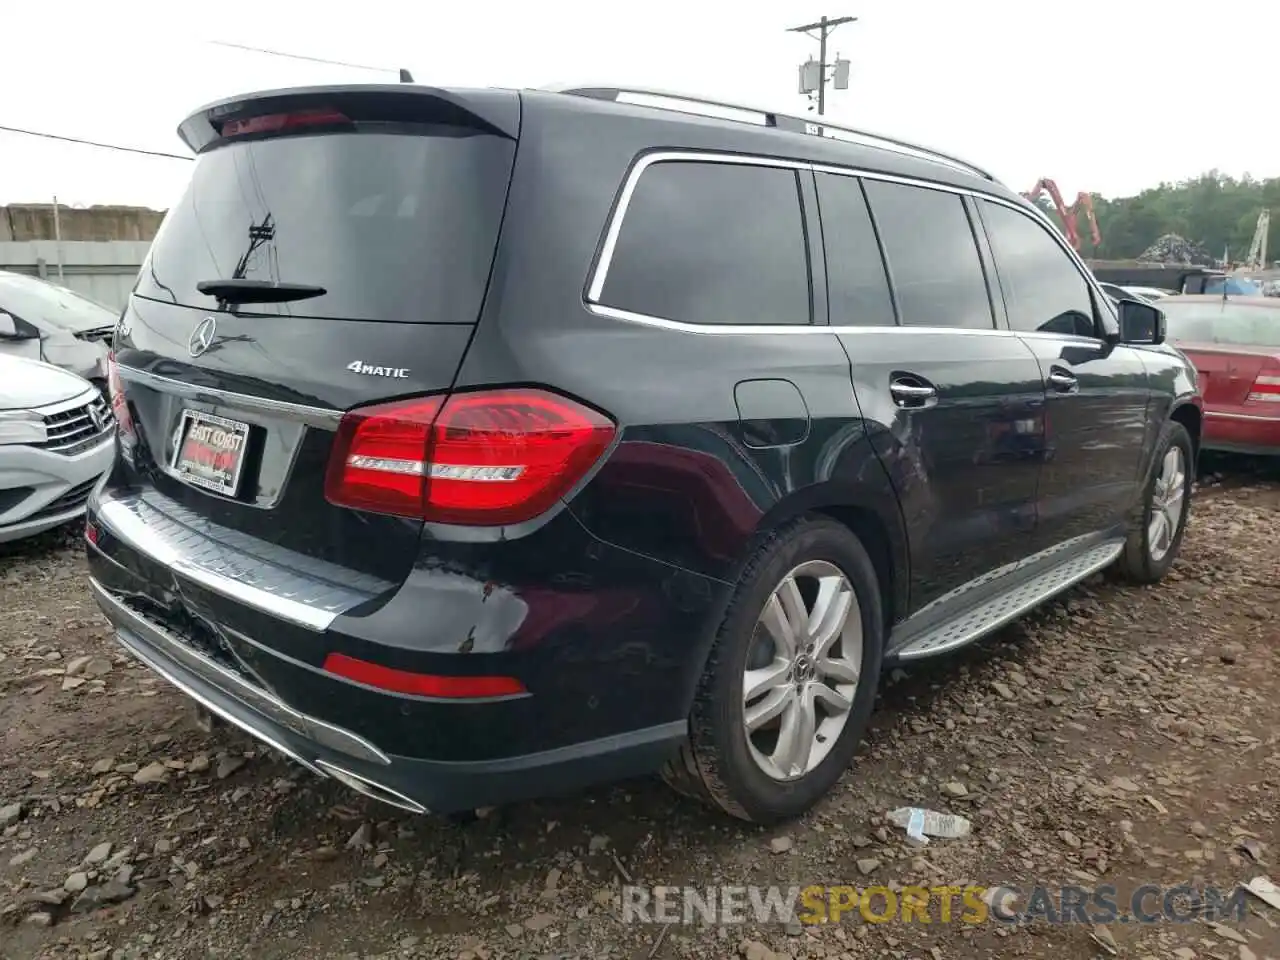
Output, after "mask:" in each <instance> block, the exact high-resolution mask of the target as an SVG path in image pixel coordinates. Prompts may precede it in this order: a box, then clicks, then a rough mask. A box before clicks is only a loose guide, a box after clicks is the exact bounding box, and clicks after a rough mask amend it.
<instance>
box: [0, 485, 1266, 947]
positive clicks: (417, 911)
mask: <svg viewBox="0 0 1280 960" xmlns="http://www.w3.org/2000/svg"><path fill="white" fill-rule="evenodd" d="M1224 469H1226V470H1228V471H1236V470H1237V467H1236V465H1228V467H1227V468H1224ZM1277 530H1280V474H1277V473H1275V472H1272V473H1271V474H1269V475H1268V474H1266V473H1265V472H1257V471H1253V472H1245V473H1240V472H1228V474H1227V475H1226V476H1223V475H1222V474H1219V475H1216V476H1211V477H1207V478H1202V485H1201V488H1200V489H1199V491H1198V493H1197V496H1196V499H1195V506H1194V510H1193V520H1192V525H1191V529H1190V532H1189V535H1188V537H1187V540H1186V542H1185V544H1184V546H1183V550H1182V559H1181V560H1180V561H1179V563H1178V564H1177V566H1176V567H1175V569H1174V571H1173V573H1172V574H1171V576H1170V577H1169V579H1168V580H1167V581H1166V583H1164V584H1162V585H1161V586H1159V587H1156V588H1152V589H1134V588H1129V587H1121V586H1116V585H1114V584H1112V583H1110V582H1109V581H1107V580H1105V579H1102V578H1098V579H1095V580H1093V581H1091V582H1089V583H1088V584H1085V585H1083V586H1081V587H1079V588H1077V589H1075V590H1073V591H1071V592H1070V593H1069V594H1067V595H1065V596H1064V597H1062V598H1060V599H1059V600H1057V601H1055V602H1054V603H1052V604H1050V605H1049V606H1047V607H1046V608H1044V609H1043V610H1041V611H1039V612H1037V613H1036V614H1034V615H1033V616H1031V617H1029V618H1027V619H1025V620H1023V621H1020V622H1019V623H1017V624H1015V625H1013V626H1011V627H1010V628H1008V629H1005V630H1003V631H1001V632H1000V633H999V634H997V635H995V636H993V637H991V638H988V639H987V640H986V641H984V642H982V643H980V644H976V645H974V646H973V647H971V648H969V649H968V650H965V651H962V652H961V653H959V654H957V655H955V656H952V657H950V658H948V659H946V660H943V661H938V662H936V663H933V664H930V665H928V666H922V667H919V668H913V669H912V670H911V671H910V672H909V673H908V674H904V673H902V672H895V673H894V674H893V675H892V676H891V677H890V678H889V679H888V681H887V683H886V684H885V688H884V690H883V693H882V698H881V701H882V702H881V704H880V708H879V710H878V712H877V715H876V718H875V720H874V721H873V729H872V731H871V734H870V736H869V741H868V743H867V744H866V746H865V747H864V749H863V751H862V752H861V754H860V755H859V758H858V760H857V762H856V764H855V766H854V768H853V769H852V770H851V771H850V772H849V774H848V775H847V776H846V777H845V779H844V781H843V782H842V784H841V786H840V787H839V788H838V790H837V791H836V792H835V794H834V795H833V796H832V797H831V798H829V799H828V800H827V801H826V802H824V803H823V804H822V805H821V806H820V807H819V809H818V810H816V811H815V812H814V813H812V814H811V815H810V816H808V817H806V818H805V819H804V820H803V821H801V822H798V823H795V824H792V825H790V826H789V827H787V828H786V829H785V830H782V831H763V830H759V829H756V828H752V827H749V826H746V825H741V824H738V823H736V822H732V821H727V820H725V819H722V818H718V817H716V816H714V815H712V814H709V813H705V812H703V811H702V810H701V809H700V808H698V807H696V806H694V805H692V804H690V803H687V802H685V801H683V800H680V799H678V798H677V797H675V796H674V795H673V794H670V793H668V792H667V790H666V789H665V788H664V787H663V786H661V785H660V784H657V783H652V782H649V781H637V782H632V783H627V784H622V785H618V786H616V787H611V788H605V789H601V790H597V791H595V792H593V793H589V794H585V795H578V796H573V797H569V798H565V799H562V800H554V801H547V802H541V803H533V804H527V805H522V806H517V807H512V808H506V809H502V810H496V811H482V814H483V816H481V818H480V819H478V820H477V821H475V822H473V823H470V824H466V825H459V824H456V823H452V822H447V821H444V820H441V819H437V818H430V817H414V816H412V815H408V814H399V813H398V812H396V811H394V810H391V809H390V808H387V807H383V806H380V805H377V804H375V803H373V802H370V801H366V800H364V799H363V798H360V797H358V796H356V795H354V794H351V793H349V792H347V791H345V790H343V789H342V788H341V787H339V786H337V785H335V784H332V783H330V782H324V781H319V780H317V779H315V778H313V777H312V776H310V775H309V774H307V773H306V772H305V771H302V770H300V769H299V768H297V767H293V766H291V765H290V764H289V763H287V762H286V761H283V760H278V759H276V758H275V757H274V756H271V755H269V754H267V753H264V752H263V751H262V750H259V749H257V748H255V746H254V744H253V743H252V742H251V741H249V740H247V739H244V738H242V737H240V736H239V735H238V734H236V733H234V732H231V731H228V730H226V729H218V730H215V731H214V732H213V733H212V734H206V733H203V732H201V731H199V730H198V729H197V728H196V727H195V726H194V725H193V724H192V722H191V720H190V714H189V712H188V708H187V704H186V701H185V700H183V698H182V697H180V696H179V695H178V694H176V693H174V692H172V691H171V690H170V689H168V688H167V686H165V685H164V684H163V683H162V682H159V681H157V680H155V679H154V678H153V677H152V676H151V675H150V674H149V673H148V672H147V671H145V670H144V669H142V668H140V667H137V666H135V665H133V664H132V662H130V661H129V660H128V659H127V658H125V657H124V656H123V655H119V654H117V652H116V649H115V647H114V645H113V644H112V642H111V640H110V639H109V637H108V634H107V631H106V627H105V621H104V620H103V619H102V618H101V617H100V616H99V615H98V614H97V612H96V609H95V607H94V606H93V603H92V601H91V600H90V598H89V594H88V591H87V590H86V588H85V584H84V569H83V562H82V559H81V550H80V547H79V545H78V543H77V542H76V534H75V532H74V531H70V532H63V533H59V534H56V535H53V536H50V537H46V538H43V539H42V540H39V541H36V542H32V543H29V544H24V545H20V546H17V547H10V548H7V549H6V548H0V551H3V552H0V596H3V611H4V613H3V617H2V618H0V735H2V736H3V747H2V748H0V960H19V958H35V957H40V958H54V957H56V958H93V960H131V958H144V957H145V958H174V960H178V958H197V957H200V958H204V957H228V958H235V960H240V958H248V957H252V958H254V960H275V958H284V957H305V958H314V960H324V958H352V960H369V958H374V957H378V958H388V960H390V958H393V957H394V958H411V957H419V958H425V957H433V958H434V957H449V958H461V960H489V958H494V960H496V958H502V957H513V958H514V957H588V956H590V957H593V958H610V957H616V958H638V960H648V958H673V957H699V958H702V957H706V958H711V957H736V956H743V957H746V958H748V960H769V958H771V957H774V956H779V957H796V958H798V957H827V958H853V957H856V958H861V957H894V958H904V960H915V958H920V960H942V958H944V957H945V958H948V960H953V958H959V960H965V958H977V957H1003V956H1010V957H1053V958H1057V960H1076V958H1087V957H1093V956H1109V955H1117V954H1118V955H1119V956H1122V957H1131V958H1139V960H1141V958H1146V957H1151V958H1157V957H1158V958H1161V960H1164V958H1169V957H1172V958H1175V960H1190V958H1197V957H1216V958H1228V960H1251V958H1253V960H1263V958H1266V957H1272V958H1278V960H1280V910H1274V909H1271V908H1270V907H1268V906H1266V905H1265V904H1264V903H1263V901H1262V900H1260V899H1254V898H1250V899H1249V910H1248V912H1247V913H1246V916H1245V918H1244V919H1243V920H1242V921H1235V920H1232V921H1226V922H1224V923H1222V924H1219V925H1216V926H1215V925H1211V924H1208V923H1205V922H1202V921H1198V920H1197V921H1195V922H1190V923H1159V924H1153V925H1145V924H1144V925H1137V924H1132V925H1126V924H1120V923H1113V924H1111V925H1110V926H1108V927H1106V928H1104V929H1098V928H1091V927H1090V926H1088V925H1085V924H1079V923H1076V924H1056V925H1055V924H1049V923H1046V922H1044V921H1043V920H1039V921H1036V922H1033V923H1029V924H1025V925H1019V926H1014V927H1009V926H1007V925H1003V924H998V923H986V924H980V925H966V924H961V923H955V922H952V923H949V924H948V923H942V922H940V921H939V915H938V910H937V907H935V908H934V911H933V917H934V922H933V923H931V924H927V925H926V924H922V923H919V922H916V923H911V924H904V923H900V922H894V923H886V924H872V923H867V922H863V921H862V920H859V919H857V914H856V912H855V913H854V914H853V915H852V917H853V919H851V918H850V917H846V918H845V919H844V921H842V922H841V923H838V924H826V925H821V926H806V927H803V928H801V927H800V926H798V925H796V924H792V925H790V926H788V925H785V924H782V923H776V922H775V923H765V924H756V923H744V924H740V925H731V926H718V927H713V926H696V925H690V926H685V925H681V924H675V925H671V926H669V927H665V926H660V925H656V924H653V925H646V924H637V923H624V922H622V916H621V911H620V909H619V901H620V894H621V887H622V884H624V883H627V882H634V883H636V884H643V885H646V886H673V885H684V884H692V885H696V886H699V887H704V886H706V885H709V884H727V885H743V884H780V885H782V886H784V887H785V886H788V885H790V884H793V883H796V884H801V885H804V884H811V883H816V884H856V885H858V886H861V887H865V886H868V885H885V886H888V887H890V888H891V889H894V888H896V887H898V885H911V884H922V885H924V886H936V885H943V884H946V885H958V886H964V885H967V884H978V885H982V886H998V885H1001V884H1017V885H1023V886H1026V885H1029V884H1031V883H1033V882H1044V883H1073V884H1079V885H1081V886H1084V887H1087V888H1093V887H1095V886H1096V885H1097V884H1100V883H1111V884H1115V885H1116V886H1117V887H1118V888H1119V889H1120V890H1121V891H1122V896H1123V894H1124V892H1125V891H1128V890H1130V889H1131V888H1132V887H1134V886H1136V885H1138V884H1141V883H1149V882H1150V883H1160V884H1165V885H1168V886H1173V885H1176V884H1182V883H1193V884H1204V883H1208V884H1213V885H1216V886H1217V887H1219V888H1222V889H1231V888H1232V887H1233V886H1234V885H1235V884H1236V883H1238V882H1247V881H1248V880H1250V879H1252V878H1253V877H1255V876H1258V875H1260V874H1268V875H1270V876H1272V877H1274V878H1275V879H1277V880H1280V866H1277V865H1276V864H1277V860H1276V858H1277V857H1278V856H1280V825H1278V821H1277V813H1278V811H1280V659H1278V656H1277V654H1280V542H1278V541H1277V536H1276V531H1277ZM904 804H913V805H920V806H927V807H930V808H933V809H938V810H943V811H951V812H955V813H961V814H963V815H965V816H967V817H969V818H970V819H971V820H972V822H973V832H972V834H971V835H970V836H969V837H966V838H964V839H960V840H936V839H935V840H934V841H932V842H931V843H930V844H929V845H928V846H927V847H923V848H921V847H913V846H909V845H908V844H907V843H906V842H905V838H904V836H903V833H902V831H901V830H899V829H898V828H896V827H893V826H892V825H890V824H888V823H887V822H886V820H885V817H884V814H885V813H886V812H887V811H889V810H891V809H893V808H895V807H899V806H902V805H904ZM1100 940H1101V941H1104V943H1105V946H1104V945H1100V943H1099V941H1100Z"/></svg>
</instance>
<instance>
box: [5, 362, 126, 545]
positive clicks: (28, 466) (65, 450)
mask: <svg viewBox="0 0 1280 960" xmlns="http://www.w3.org/2000/svg"><path fill="white" fill-rule="evenodd" d="M115 449H116V448H115V417H114V416H113V415H112V412H111V406H110V405H109V403H108V402H107V400H106V399H105V398H104V397H103V395H102V393H101V392H100V391H99V390H98V389H97V388H96V387H95V386H93V384H91V383H89V382H88V381H87V380H85V379H83V378H82V377H78V376H76V375H75V374H74V373H69V372H67V371H66V370H63V369H61V368H59V367H55V366H52V365H50V364H47V363H41V362H39V361H36V360H27V359H24V358H21V357H8V356H4V355H3V354H0V543H5V542H7V541H10V540H18V539H21V538H23V537H30V536H34V535H35V534H37V533H42V532H44V531H45V530H50V529H52V528H53V527H56V526H59V525H60V524H63V523H66V522H68V521H70V520H74V519H76V518H77V517H79V516H82V515H83V514H84V509H85V501H86V500H87V499H88V498H89V493H90V491H92V489H93V487H94V485H95V484H97V482H98V480H99V479H101V477H102V475H103V474H105V473H106V472H107V471H108V470H109V469H111V464H112V460H113V458H114V457H115Z"/></svg>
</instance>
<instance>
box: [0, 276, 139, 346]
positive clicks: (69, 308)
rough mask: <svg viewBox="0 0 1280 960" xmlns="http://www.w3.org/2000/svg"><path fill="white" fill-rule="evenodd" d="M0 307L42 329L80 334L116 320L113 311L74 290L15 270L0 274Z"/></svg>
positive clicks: (108, 325) (108, 324) (113, 322)
mask: <svg viewBox="0 0 1280 960" xmlns="http://www.w3.org/2000/svg"><path fill="white" fill-rule="evenodd" d="M0 310H3V311H5V312H6V313H10V314H12V315H13V316H15V317H17V318H18V319H20V320H25V321H26V322H27V323H29V324H31V325H32V326H34V327H36V328H37V329H40V330H42V331H48V330H50V329H55V330H65V331H67V332H68V333H83V332H85V331H86V330H100V329H102V328H103V327H112V326H115V322H116V316H115V314H114V313H112V312H111V311H110V310H108V309H107V308H106V307H104V306H102V305H100V304H97V303H94V302H93V301H92V300H89V299H88V298H86V297H82V296H80V294H78V293H74V292H72V291H70V290H67V289H65V288H63V287H59V286H55V285H54V284H52V283H46V282H45V281H44V280H40V279H37V278H36V277H27V276H23V275H22V274H17V273H0Z"/></svg>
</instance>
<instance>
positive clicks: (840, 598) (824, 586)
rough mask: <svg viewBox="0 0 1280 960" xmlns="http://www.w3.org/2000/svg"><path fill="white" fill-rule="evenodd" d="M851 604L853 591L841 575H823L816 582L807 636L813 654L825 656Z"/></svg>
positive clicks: (818, 656) (842, 628)
mask: <svg viewBox="0 0 1280 960" xmlns="http://www.w3.org/2000/svg"><path fill="white" fill-rule="evenodd" d="M852 604H853V591H852V590H851V589H850V588H849V584H848V583H847V582H846V581H845V579H844V578H843V577H823V578H822V580H821V581H820V582H819V584H818V597H817V599H816V600H815V601H814V603H813V613H812V614H811V615H810V617H809V638H810V639H811V640H812V641H813V655H814V657H816V658H821V657H825V656H826V655H827V651H828V650H830V649H831V644H832V643H833V642H834V641H835V639H836V637H838V636H839V635H840V632H841V631H842V630H844V625H845V622H846V621H847V620H848V619H849V608H850V606H852Z"/></svg>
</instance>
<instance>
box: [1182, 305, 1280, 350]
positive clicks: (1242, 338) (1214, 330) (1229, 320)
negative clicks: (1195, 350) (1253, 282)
mask: <svg viewBox="0 0 1280 960" xmlns="http://www.w3.org/2000/svg"><path fill="white" fill-rule="evenodd" d="M1160 309H1161V311H1163V312H1164V315H1165V323H1166V331H1167V335H1168V338H1169V339H1170V340H1173V341H1175V342H1182V343H1220V344H1229V345H1232V346H1252V347H1280V307H1278V308H1277V309H1270V308H1268V307H1255V306H1248V305H1245V304H1239V303H1232V302H1231V301H1230V300H1227V301H1222V300H1207V301H1203V302H1198V303H1186V302H1179V301H1176V300H1174V299H1169V300H1165V301H1164V302H1162V303H1161V304H1160Z"/></svg>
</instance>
